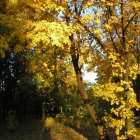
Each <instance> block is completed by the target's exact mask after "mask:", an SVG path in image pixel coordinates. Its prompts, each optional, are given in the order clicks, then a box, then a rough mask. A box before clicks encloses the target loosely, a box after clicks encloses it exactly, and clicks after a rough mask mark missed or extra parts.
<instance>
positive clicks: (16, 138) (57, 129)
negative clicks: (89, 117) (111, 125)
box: [0, 119, 139, 140]
mask: <svg viewBox="0 0 140 140" xmlns="http://www.w3.org/2000/svg"><path fill="white" fill-rule="evenodd" d="M14 125H15V127H13V128H9V127H8V126H9V124H8V123H7V122H2V121H1V122H0V140H99V136H98V133H97V130H96V127H95V126H94V125H90V126H89V124H85V125H81V127H80V128H77V127H76V126H74V125H73V124H70V123H65V125H64V124H62V123H60V122H55V125H54V126H52V127H46V126H45V125H44V122H43V121H42V120H39V119H28V120H26V121H22V122H18V123H15V124H14ZM109 135H110V137H111V140H116V137H115V136H114V134H113V132H111V131H109ZM137 140H139V139H137Z"/></svg>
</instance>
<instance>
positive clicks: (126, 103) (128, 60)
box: [124, 53, 131, 132]
mask: <svg viewBox="0 0 140 140" xmlns="http://www.w3.org/2000/svg"><path fill="white" fill-rule="evenodd" d="M129 63H130V53H128V54H127V64H126V73H125V82H129ZM129 94H130V91H129V84H128V83H126V84H125V92H124V99H125V107H126V109H129V99H128V98H129ZM125 129H126V131H127V132H128V131H130V129H131V120H130V118H126V120H125Z"/></svg>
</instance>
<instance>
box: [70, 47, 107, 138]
mask: <svg viewBox="0 0 140 140" xmlns="http://www.w3.org/2000/svg"><path fill="white" fill-rule="evenodd" d="M72 52H73V53H72V55H71V57H72V62H73V66H74V69H75V73H76V79H77V84H78V89H79V91H80V93H81V97H82V99H83V101H84V103H85V105H86V108H87V110H88V112H89V114H90V116H91V118H92V120H93V121H94V123H95V125H96V127H97V129H98V132H99V136H100V140H109V136H108V134H107V131H104V130H105V128H104V127H103V124H101V122H100V121H99V119H98V117H97V115H96V112H95V109H94V107H93V106H91V105H90V100H89V97H88V94H87V91H86V90H85V86H84V83H83V81H82V74H81V69H80V68H79V65H78V61H79V54H78V55H77V56H76V55H75V52H74V50H72Z"/></svg>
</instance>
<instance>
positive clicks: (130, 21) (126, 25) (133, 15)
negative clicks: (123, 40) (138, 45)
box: [124, 13, 137, 33]
mask: <svg viewBox="0 0 140 140" xmlns="http://www.w3.org/2000/svg"><path fill="white" fill-rule="evenodd" d="M136 15H137V13H135V14H134V15H133V17H132V18H131V19H130V20H129V21H128V24H127V25H126V26H125V28H124V33H125V31H126V29H127V28H128V26H129V24H130V23H131V21H132V20H133V19H134V17H135V16H136Z"/></svg>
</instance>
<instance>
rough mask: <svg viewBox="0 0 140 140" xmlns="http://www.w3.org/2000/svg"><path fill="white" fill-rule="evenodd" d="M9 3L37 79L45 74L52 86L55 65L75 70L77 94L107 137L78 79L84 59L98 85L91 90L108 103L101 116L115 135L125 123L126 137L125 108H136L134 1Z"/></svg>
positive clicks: (13, 0)
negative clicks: (107, 112) (108, 111)
mask: <svg viewBox="0 0 140 140" xmlns="http://www.w3.org/2000/svg"><path fill="white" fill-rule="evenodd" d="M9 2H10V5H9V6H13V7H12V8H11V9H10V8H9V9H8V10H9V11H10V13H11V14H13V17H16V20H18V21H19V22H20V23H22V26H20V29H19V31H20V32H21V33H22V34H23V35H24V36H26V39H25V40H26V41H27V48H28V49H31V50H33V51H34V54H35V55H36V56H37V57H36V58H35V59H34V60H33V62H32V64H33V65H32V66H33V67H32V70H33V71H35V70H39V71H40V72H39V73H38V74H37V75H38V80H39V81H42V80H44V74H45V75H47V76H46V77H48V79H49V78H54V81H55V82H54V85H55V88H56V87H57V86H58V85H57V78H56V71H57V69H58V68H57V67H56V66H58V67H60V66H61V65H62V64H63V65H64V66H65V67H67V66H69V68H71V73H72V74H73V73H74V72H75V76H74V75H72V76H71V78H73V79H74V80H76V81H77V86H78V88H79V91H80V93H81V97H82V99H83V101H84V103H85V105H86V107H87V109H88V112H89V114H90V115H91V118H92V119H93V121H94V122H95V125H96V126H97V128H98V132H99V135H100V139H106V138H105V137H106V135H107V134H106V133H105V132H104V129H105V128H104V126H103V124H102V123H101V120H99V119H98V117H97V115H96V112H95V109H94V108H93V106H92V105H91V104H90V100H89V97H88V94H87V91H86V90H85V85H84V82H83V80H82V71H81V68H82V66H83V65H84V64H88V66H89V69H88V70H93V69H94V70H96V71H97V72H98V73H99V75H100V77H99V83H100V85H97V87H93V89H94V92H95V93H96V94H94V95H96V97H101V98H103V99H105V100H107V101H109V102H111V104H112V105H113V108H112V109H111V112H112V114H111V116H108V117H105V121H106V120H107V122H108V123H109V122H111V123H109V126H110V127H113V128H114V127H115V128H116V134H117V135H119V131H120V128H123V127H125V129H126V130H127V135H126V138H128V137H129V135H130V132H131V131H130V130H131V128H130V120H131V118H132V113H130V112H131V111H132V109H133V108H137V109H138V108H139V104H138V103H137V102H136V95H135V93H134V91H133V88H132V79H135V78H136V77H137V75H138V67H139V66H138V62H139V61H137V58H139V46H138V41H139V37H138V35H139V22H138V20H139V8H140V7H139V2H138V1H137V0H136V1H131V0H130V1H118V0H115V1H105V0H101V1H97V0H94V1H92V0H87V1H84V0H71V1H68V0H64V1H59V0H52V1H50V0H46V1H42V0H37V1H33V0H26V1H18V0H10V1H9ZM19 7H20V8H19ZM15 9H16V14H14V12H15ZM54 58H57V59H54ZM138 60H139V59H138ZM56 62H57V64H56ZM58 64H59V65H58ZM72 65H73V67H71V66H72ZM67 68H68V67H67ZM69 71H70V70H69ZM52 74H53V75H52ZM116 79H117V80H116ZM45 82H46V84H47V85H48V81H43V83H45ZM115 106H116V107H115ZM114 115H115V118H113V116H114Z"/></svg>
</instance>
